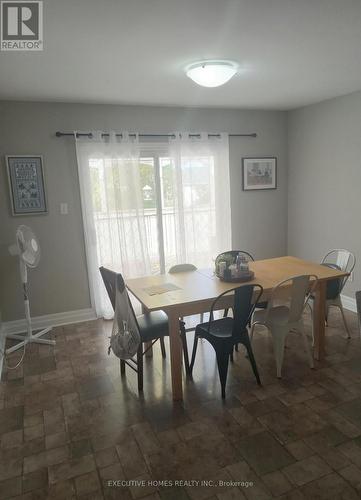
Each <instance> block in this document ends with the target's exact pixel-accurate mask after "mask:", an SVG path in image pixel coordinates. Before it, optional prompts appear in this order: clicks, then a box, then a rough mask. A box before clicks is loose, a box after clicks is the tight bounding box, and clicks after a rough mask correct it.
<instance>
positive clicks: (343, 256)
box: [309, 248, 356, 339]
mask: <svg viewBox="0 0 361 500" xmlns="http://www.w3.org/2000/svg"><path fill="white" fill-rule="evenodd" d="M321 264H322V265H324V266H328V267H331V268H333V269H338V270H340V271H343V272H345V273H349V274H350V273H352V271H353V270H354V268H355V264H356V257H355V256H354V254H353V253H352V252H350V251H349V250H345V249H343V248H335V249H333V250H330V251H329V252H327V254H326V255H325V256H324V257H323V259H322V262H321ZM348 278H349V276H345V277H344V278H336V279H334V280H329V281H328V282H327V289H326V318H325V322H326V325H327V326H328V313H329V309H330V307H331V306H333V307H338V308H339V309H340V311H341V315H342V320H343V323H344V325H345V330H346V332H347V338H348V339H350V338H351V335H350V330H349V327H348V325H347V321H346V317H345V313H344V310H343V306H342V302H341V293H342V290H343V288H344V286H345V285H346V283H347V280H348ZM313 300H314V298H313V297H311V300H310V302H309V305H310V307H311V310H313Z"/></svg>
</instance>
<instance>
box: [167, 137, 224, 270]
mask: <svg viewBox="0 0 361 500" xmlns="http://www.w3.org/2000/svg"><path fill="white" fill-rule="evenodd" d="M228 142H229V141H228V135H226V134H219V135H217V136H216V135H214V136H208V134H207V133H202V134H200V135H199V136H194V135H192V134H188V133H179V132H178V133H176V134H174V139H171V140H170V143H169V156H170V158H171V161H172V162H173V165H174V175H173V190H174V213H175V234H176V239H175V241H176V245H175V248H176V257H175V260H176V263H184V262H188V263H192V264H195V265H196V266H198V267H212V266H213V260H214V259H215V257H216V256H217V255H218V254H219V253H221V252H222V251H224V250H225V249H230V248H231V206H230V183H229V144H228ZM166 243H167V242H166ZM165 256H166V264H167V257H168V260H170V259H171V255H169V252H167V248H166V252H165ZM171 263H172V262H169V264H171Z"/></svg>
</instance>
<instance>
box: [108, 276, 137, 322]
mask: <svg viewBox="0 0 361 500" xmlns="http://www.w3.org/2000/svg"><path fill="white" fill-rule="evenodd" d="M99 271H100V274H101V275H102V278H103V281H104V285H105V288H106V290H107V292H108V296H109V299H110V302H111V303H112V306H113V309H114V312H115V313H116V315H117V318H116V319H117V321H118V324H120V322H121V321H126V322H127V323H129V324H130V325H129V326H132V325H134V326H135V327H136V328H137V330H139V326H138V322H137V318H136V315H135V313H134V309H133V306H132V303H131V301H130V298H129V295H128V291H127V288H126V286H125V282H124V279H123V276H122V275H121V274H120V273H116V272H114V271H111V270H110V269H107V268H105V267H100V268H99ZM117 289H118V303H117V300H116V299H117ZM117 306H118V307H117ZM116 309H117V310H116Z"/></svg>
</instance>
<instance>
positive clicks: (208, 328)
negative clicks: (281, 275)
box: [190, 285, 263, 399]
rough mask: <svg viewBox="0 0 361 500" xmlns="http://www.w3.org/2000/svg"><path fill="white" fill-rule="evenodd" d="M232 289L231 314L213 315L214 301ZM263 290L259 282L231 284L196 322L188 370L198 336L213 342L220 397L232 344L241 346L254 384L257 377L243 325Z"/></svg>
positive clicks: (258, 379) (249, 316)
mask: <svg viewBox="0 0 361 500" xmlns="http://www.w3.org/2000/svg"><path fill="white" fill-rule="evenodd" d="M231 292H234V302H233V306H232V308H233V317H232V318H231V317H228V316H227V317H223V318H220V319H217V320H214V319H213V313H214V311H215V310H217V303H218V302H219V301H220V299H221V298H222V297H224V295H227V294H229V293H231ZM262 292H263V288H262V287H261V286H260V285H242V286H238V287H236V288H232V289H231V290H228V291H226V292H224V293H222V294H221V295H219V296H218V297H217V298H216V299H215V301H214V302H213V304H212V307H211V310H210V315H209V321H208V322H207V323H201V324H199V325H197V327H196V331H195V337H194V345H193V352H192V360H191V365H190V367H191V370H192V369H193V366H194V360H195V355H196V351H197V343H198V339H200V338H204V339H206V340H208V342H209V343H210V344H211V345H212V346H213V348H214V350H215V351H216V357H217V365H218V373H219V378H220V382H221V388H222V398H223V399H224V398H225V396H226V393H225V388H226V382H227V372H228V362H229V359H230V355H231V354H232V352H233V348H234V346H235V345H236V344H238V343H241V344H243V345H244V346H245V348H246V349H247V353H248V359H249V361H250V363H251V366H252V369H253V373H254V375H255V377H256V380H257V383H258V385H261V380H260V377H259V374H258V369H257V364H256V360H255V358H254V355H253V351H252V346H251V343H250V340H249V336H248V330H247V325H248V323H249V321H250V318H251V317H252V314H253V311H254V309H255V307H256V304H257V302H258V300H259V299H260V297H261V295H262Z"/></svg>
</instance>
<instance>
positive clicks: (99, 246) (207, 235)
mask: <svg viewBox="0 0 361 500" xmlns="http://www.w3.org/2000/svg"><path fill="white" fill-rule="evenodd" d="M75 137H77V135H76V134H75ZM228 149H229V148H228V136H226V135H225V134H220V135H219V136H217V137H208V134H205V133H204V134H201V135H200V136H199V137H192V136H190V135H189V134H188V133H181V134H180V133H176V134H175V135H174V139H173V138H171V139H170V140H169V142H168V143H163V144H162V145H159V144H158V145H154V144H151V143H147V144H144V143H142V144H140V143H139V140H138V137H137V136H136V137H135V138H134V137H133V135H132V137H129V134H128V133H127V132H122V133H121V136H120V134H115V133H114V132H110V133H109V135H107V136H105V135H104V134H102V133H101V132H96V131H94V132H92V133H91V136H90V137H86V136H85V137H84V136H81V137H78V138H76V151H77V160H78V171H79V182H80V192H81V201H82V211H83V221H84V232H85V244H86V254H87V262H88V274H89V283H90V290H91V296H92V302H93V305H94V307H95V310H96V313H97V315H98V316H103V317H106V318H111V317H112V316H113V311H112V308H111V305H110V302H109V300H108V297H107V294H106V291H105V287H104V285H103V283H102V280H101V276H100V273H99V270H98V269H99V266H105V267H109V268H110V269H113V270H116V271H118V272H121V273H122V274H123V275H124V277H125V279H127V278H134V277H137V276H144V275H149V274H154V273H159V272H162V271H163V270H167V269H169V267H171V266H172V265H174V264H181V263H186V262H187V263H193V264H195V265H196V266H198V267H212V266H213V259H214V258H215V257H216V256H217V254H218V253H220V252H221V251H224V250H228V249H230V248H231V210H230V185H229V159H228V156H229V153H228Z"/></svg>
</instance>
